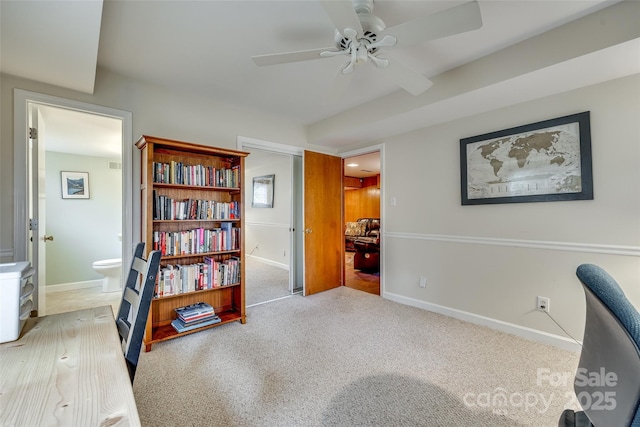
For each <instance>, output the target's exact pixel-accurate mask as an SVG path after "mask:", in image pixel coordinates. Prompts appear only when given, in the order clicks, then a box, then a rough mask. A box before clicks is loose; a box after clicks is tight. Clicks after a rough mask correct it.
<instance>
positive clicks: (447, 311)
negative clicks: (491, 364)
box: [382, 292, 582, 354]
mask: <svg viewBox="0 0 640 427" xmlns="http://www.w3.org/2000/svg"><path fill="white" fill-rule="evenodd" d="M382 297H383V298H386V299H388V300H391V301H395V302H399V303H400V304H405V305H410V306H412V307H417V308H421V309H423V310H428V311H432V312H434V313H438V314H443V315H445V316H449V317H453V318H456V319H459V320H464V321H467V322H471V323H475V324H477V325H481V326H486V327H488V328H491V329H496V330H498V331H501V332H506V333H508V334H512V335H517V336H519V337H522V338H526V339H528V340H532V341H536V342H540V343H542V344H548V345H552V346H554V347H558V348H561V349H563V350H568V351H571V352H573V353H577V354H580V352H581V351H582V347H581V346H580V345H579V344H578V343H576V342H575V341H573V340H572V339H570V338H565V337H562V336H560V335H554V334H550V333H548V332H543V331H539V330H537V329H531V328H527V327H525V326H520V325H515V324H513V323H508V322H503V321H501V320H497V319H492V318H490V317H485V316H480V315H478V314H474V313H469V312H466V311H462V310H456V309H455V308H450V307H445V306H443V305H438V304H433V303H430V302H426V301H421V300H418V299H415V298H409V297H405V296H402V295H398V294H394V293H390V292H384V293H383V295H382Z"/></svg>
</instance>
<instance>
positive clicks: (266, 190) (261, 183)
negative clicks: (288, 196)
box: [251, 175, 276, 208]
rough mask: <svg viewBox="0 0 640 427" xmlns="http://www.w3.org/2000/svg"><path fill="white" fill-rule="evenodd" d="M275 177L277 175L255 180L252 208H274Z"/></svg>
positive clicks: (258, 177) (257, 177)
mask: <svg viewBox="0 0 640 427" xmlns="http://www.w3.org/2000/svg"><path fill="white" fill-rule="evenodd" d="M275 177H276V176H275V175H264V176H256V177H255V178H253V197H252V198H251V207H252V208H272V207H273V181H274V179H275Z"/></svg>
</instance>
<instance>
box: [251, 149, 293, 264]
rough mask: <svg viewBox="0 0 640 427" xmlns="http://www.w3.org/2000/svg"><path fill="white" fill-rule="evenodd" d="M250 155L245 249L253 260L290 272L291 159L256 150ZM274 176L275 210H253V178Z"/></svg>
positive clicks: (287, 156) (288, 156)
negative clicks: (265, 261)
mask: <svg viewBox="0 0 640 427" xmlns="http://www.w3.org/2000/svg"><path fill="white" fill-rule="evenodd" d="M250 153H251V154H250V155H249V156H248V157H247V158H246V160H245V170H246V172H245V190H244V194H245V196H246V198H247V203H246V205H245V209H244V212H245V228H246V232H245V247H246V248H247V251H248V252H247V253H248V254H251V256H254V257H257V258H261V259H263V260H267V261H272V262H273V263H275V264H278V265H279V266H281V267H286V268H288V267H289V264H290V256H291V253H290V252H291V240H290V239H291V233H290V232H289V227H290V226H291V199H292V194H291V191H292V183H291V176H292V172H291V156H290V155H284V154H277V153H270V152H267V151H261V150H256V149H251V150H250ZM272 174H275V179H274V192H273V208H254V207H251V198H252V195H253V178H255V177H257V176H262V175H272ZM256 245H258V248H256Z"/></svg>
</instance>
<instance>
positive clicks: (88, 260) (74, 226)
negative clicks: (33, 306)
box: [45, 151, 122, 285]
mask: <svg viewBox="0 0 640 427" xmlns="http://www.w3.org/2000/svg"><path fill="white" fill-rule="evenodd" d="M45 159H46V160H45V162H46V171H47V172H46V177H47V184H46V185H47V188H46V194H47V201H46V203H47V205H46V207H47V208H46V211H47V221H46V224H47V234H48V235H51V236H54V240H53V241H52V242H48V243H47V245H46V248H47V255H46V256H47V263H46V265H47V285H56V284H63V283H75V282H83V281H87V280H98V279H100V278H102V276H101V275H100V274H98V273H96V272H95V271H94V270H93V268H92V267H91V264H93V262H94V261H98V260H103V259H110V258H121V257H122V242H121V241H120V239H119V238H118V234H119V233H121V231H122V194H121V191H120V188H122V174H121V173H120V170H111V169H109V168H108V161H109V160H113V161H116V162H119V161H120V160H119V159H106V158H103V157H88V156H79V155H76V154H68V153H56V152H51V151H48V152H47V153H46V156H45ZM60 171H76V172H89V190H90V191H89V195H90V198H89V199H63V198H62V194H61V185H60Z"/></svg>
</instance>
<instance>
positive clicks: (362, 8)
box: [336, 0, 386, 53]
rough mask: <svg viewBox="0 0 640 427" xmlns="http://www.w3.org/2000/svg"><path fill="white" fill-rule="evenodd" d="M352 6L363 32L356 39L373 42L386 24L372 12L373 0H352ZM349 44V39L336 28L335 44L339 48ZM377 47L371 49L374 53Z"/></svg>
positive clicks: (343, 48) (344, 48)
mask: <svg viewBox="0 0 640 427" xmlns="http://www.w3.org/2000/svg"><path fill="white" fill-rule="evenodd" d="M353 8H354V9H355V11H356V14H357V15H358V20H359V21H360V25H361V26H362V31H363V34H358V36H357V38H358V40H362V39H365V40H366V41H367V42H368V44H371V43H374V42H375V41H376V40H377V39H378V34H379V33H380V32H382V31H383V30H384V29H385V28H386V26H385V24H384V21H383V20H382V19H380V18H378V17H377V16H375V15H373V14H372V11H373V0H353ZM350 44H351V40H350V39H349V38H347V37H345V36H344V35H343V34H341V33H340V32H339V31H337V30H336V46H337V47H338V49H340V50H346V49H347V48H348V47H349V45H350ZM376 50H377V48H374V49H371V51H370V52H371V53H374V52H375V51H376Z"/></svg>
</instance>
